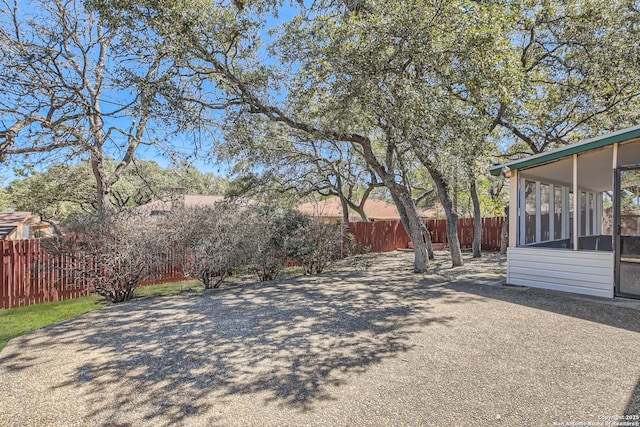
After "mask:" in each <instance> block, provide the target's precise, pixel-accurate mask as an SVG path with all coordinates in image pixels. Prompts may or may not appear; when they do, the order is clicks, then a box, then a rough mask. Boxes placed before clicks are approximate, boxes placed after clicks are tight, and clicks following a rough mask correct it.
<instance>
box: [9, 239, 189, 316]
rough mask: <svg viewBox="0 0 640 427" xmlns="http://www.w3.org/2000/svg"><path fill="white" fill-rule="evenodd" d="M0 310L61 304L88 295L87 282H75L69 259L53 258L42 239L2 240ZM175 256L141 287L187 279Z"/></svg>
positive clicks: (152, 274) (151, 274)
mask: <svg viewBox="0 0 640 427" xmlns="http://www.w3.org/2000/svg"><path fill="white" fill-rule="evenodd" d="M0 251H1V255H2V262H1V263H0V308H11V307H18V306H24V305H32V304H38V303H42V302H51V301H61V300H67V299H71V298H77V297H79V296H83V295H88V294H89V292H88V290H87V283H86V282H82V281H80V282H79V281H77V280H75V279H74V277H72V276H73V273H72V272H71V271H70V269H65V268H64V267H65V266H69V264H70V259H69V258H67V257H64V256H53V255H51V254H49V253H47V252H46V251H45V250H44V249H43V248H42V247H41V246H40V240H38V239H31V240H15V241H10V240H9V241H0ZM179 265H180V263H179V262H178V260H177V259H176V256H175V254H173V253H171V254H167V262H166V264H165V265H164V266H163V267H162V268H161V269H157V270H155V271H153V272H150V275H149V276H147V277H146V278H145V279H144V280H143V281H142V283H141V284H142V286H145V285H153V284H158V283H164V282H172V281H176V280H184V279H185V277H184V275H183V274H182V271H181V270H180V268H179Z"/></svg>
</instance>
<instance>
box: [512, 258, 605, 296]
mask: <svg viewBox="0 0 640 427" xmlns="http://www.w3.org/2000/svg"><path fill="white" fill-rule="evenodd" d="M613 264H614V262H613V253H612V252H595V251H571V250H559V249H542V248H526V247H509V249H508V252H507V283H508V284H511V285H520V286H529V287H532V288H543V289H551V290H556V291H563V292H573V293H578V294H584V295H592V296H599V297H605V298H613V288H614V278H613Z"/></svg>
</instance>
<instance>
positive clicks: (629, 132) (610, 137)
mask: <svg viewBox="0 0 640 427" xmlns="http://www.w3.org/2000/svg"><path fill="white" fill-rule="evenodd" d="M635 138H640V125H639V126H634V127H631V128H627V129H623V130H621V131H618V132H613V133H609V134H606V135H602V136H599V137H595V138H591V139H587V140H585V141H582V142H579V143H577V144H572V145H569V146H567V147H562V148H558V149H556V150H552V151H548V152H546V153H540V154H536V155H533V156H530V157H526V158H524V159H520V160H515V161H513V162H509V163H504V164H502V165H499V166H493V167H491V168H489V173H491V175H493V176H499V175H500V174H501V173H502V170H503V169H505V168H509V169H516V170H517V169H524V168H528V167H531V166H537V165H541V164H543V163H548V162H552V161H554V160H559V159H561V158H563V157H569V156H571V155H573V154H579V153H582V152H585V151H589V150H595V149H598V148H602V147H606V146H608V145H612V144H614V143H616V142H622V141H628V140H631V139H635Z"/></svg>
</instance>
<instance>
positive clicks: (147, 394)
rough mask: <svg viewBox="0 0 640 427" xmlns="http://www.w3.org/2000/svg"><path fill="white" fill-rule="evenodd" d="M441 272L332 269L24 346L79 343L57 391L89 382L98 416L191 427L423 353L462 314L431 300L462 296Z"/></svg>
mask: <svg viewBox="0 0 640 427" xmlns="http://www.w3.org/2000/svg"><path fill="white" fill-rule="evenodd" d="M380 268H385V266H381V267H380ZM409 279H410V281H409ZM436 280H439V279H438V278H429V277H425V278H424V279H422V280H419V281H418V284H416V276H415V275H414V274H412V273H409V272H407V273H404V272H402V271H399V272H397V274H395V275H393V278H392V279H388V278H382V277H380V276H379V275H378V274H377V273H376V270H375V269H374V270H373V271H372V272H370V273H369V274H366V275H365V274H362V273H355V274H354V273H350V272H345V271H334V272H331V273H329V274H327V275H319V276H315V277H300V278H294V279H289V280H284V281H279V282H272V283H268V284H249V285H238V286H233V287H227V288H221V289H217V290H211V291H205V292H202V293H196V294H182V295H179V296H177V297H174V298H171V297H169V298H156V299H145V300H139V301H134V302H132V303H128V304H124V305H119V306H113V307H109V308H106V309H102V310H98V311H96V312H92V313H89V314H87V315H85V316H82V317H80V318H77V319H74V320H72V321H67V322H65V323H63V324H59V325H56V326H53V327H50V328H48V330H47V331H46V333H47V336H48V340H42V339H40V340H37V341H34V342H31V343H30V342H29V340H28V339H25V342H26V345H27V346H28V347H30V348H29V350H28V351H22V352H21V354H27V353H28V352H31V351H33V352H48V351H53V348H54V347H55V348H58V347H57V346H60V345H62V346H69V347H72V348H73V349H74V352H75V353H76V354H77V355H78V356H77V357H78V360H79V363H78V364H77V367H76V368H75V370H74V374H73V375H72V376H70V377H68V378H67V379H66V381H64V382H60V383H58V384H55V385H54V386H53V387H54V388H63V387H73V388H77V389H78V390H80V391H81V393H82V394H83V395H84V398H85V401H86V407H88V408H90V413H89V414H88V417H89V419H91V420H101V422H104V423H105V424H107V425H129V423H135V422H132V421H131V420H130V419H129V418H127V417H128V415H127V414H130V413H136V412H137V413H138V414H141V413H142V414H141V415H140V418H139V420H140V421H142V422H145V423H150V424H153V425H173V424H181V423H185V422H187V420H189V419H190V418H191V417H193V416H201V415H203V414H209V415H210V414H211V413H213V412H215V411H213V409H216V407H217V406H224V402H225V399H226V398H228V397H230V396H233V395H246V396H250V397H251V398H255V399H257V400H258V399H259V401H260V402H261V403H262V404H263V405H266V404H276V405H287V406H290V407H293V408H297V409H299V410H300V411H306V410H309V409H311V408H313V405H314V402H318V401H322V400H328V399H332V393H331V389H332V388H333V387H339V386H341V385H344V384H345V383H346V382H347V381H348V379H349V377H350V376H353V375H358V374H359V373H364V372H366V371H367V369H368V368H369V367H371V366H373V365H376V364H378V363H380V362H382V361H383V360H385V359H389V358H394V357H398V355H399V354H401V353H405V352H408V351H410V350H411V349H413V348H414V344H413V343H412V341H411V336H412V335H413V334H415V333H417V332H418V331H419V330H420V329H423V328H425V327H430V326H432V325H447V324H448V323H449V322H451V321H452V320H453V318H451V317H446V316H436V315H434V314H432V311H433V310H432V308H433V307H432V305H431V303H430V301H432V300H433V299H436V298H437V299H445V300H446V299H451V300H455V299H460V296H459V295H455V296H454V295H453V294H454V292H450V291H447V290H443V289H442V288H440V287H436V286H433V285H434V284H435V283H436ZM473 298H474V297H470V299H468V300H467V301H471V300H472V299H473ZM6 357H8V359H7V360H12V361H13V363H17V361H16V360H15V359H16V357H15V355H13V354H9V355H7V356H6ZM24 360H25V361H26V359H24ZM16 366H18V365H16ZM209 415H208V416H209ZM208 422H211V423H213V422H215V419H209V420H208Z"/></svg>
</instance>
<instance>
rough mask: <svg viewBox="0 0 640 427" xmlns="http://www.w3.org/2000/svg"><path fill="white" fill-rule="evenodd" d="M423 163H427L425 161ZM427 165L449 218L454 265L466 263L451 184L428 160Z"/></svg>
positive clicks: (448, 231) (448, 237)
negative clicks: (459, 237) (459, 235)
mask: <svg viewBox="0 0 640 427" xmlns="http://www.w3.org/2000/svg"><path fill="white" fill-rule="evenodd" d="M423 164H425V163H424V162H423ZM425 167H426V168H427V170H428V171H429V175H431V178H432V179H433V181H434V182H435V184H436V188H437V189H438V196H439V198H440V203H441V204H442V208H443V209H444V214H445V216H446V218H447V240H448V241H449V250H450V251H451V262H452V264H453V266H454V267H457V266H460V265H464V262H463V260H462V250H461V249H460V240H459V239H458V214H457V213H456V212H455V210H454V209H453V203H452V201H451V196H450V190H449V184H448V183H447V181H446V180H445V178H444V177H443V176H442V174H441V173H440V171H438V170H437V169H436V168H435V167H434V166H433V165H432V164H431V162H427V163H426V164H425Z"/></svg>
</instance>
